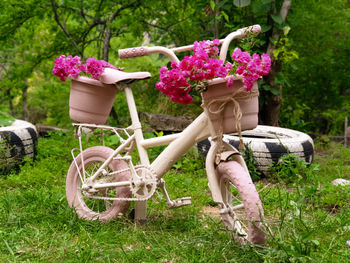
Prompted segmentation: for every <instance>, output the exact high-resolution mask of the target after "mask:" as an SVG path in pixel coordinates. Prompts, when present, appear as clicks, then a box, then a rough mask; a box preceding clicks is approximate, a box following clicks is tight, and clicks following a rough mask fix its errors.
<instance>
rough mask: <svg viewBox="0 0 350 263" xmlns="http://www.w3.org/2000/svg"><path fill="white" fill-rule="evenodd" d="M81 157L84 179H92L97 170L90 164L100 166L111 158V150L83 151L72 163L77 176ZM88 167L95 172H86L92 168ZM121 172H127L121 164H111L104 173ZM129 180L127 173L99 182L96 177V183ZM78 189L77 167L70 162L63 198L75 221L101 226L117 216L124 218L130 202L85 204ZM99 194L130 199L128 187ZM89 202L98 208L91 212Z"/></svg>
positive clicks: (104, 201)
mask: <svg viewBox="0 0 350 263" xmlns="http://www.w3.org/2000/svg"><path fill="white" fill-rule="evenodd" d="M82 154H83V159H84V166H85V171H86V172H87V173H86V175H92V174H93V173H94V172H95V171H97V169H98V167H96V165H94V164H95V163H96V162H98V163H101V164H102V163H103V162H104V161H105V160H106V159H107V158H108V157H109V156H111V155H112V154H113V150H112V149H111V148H109V147H105V146H94V147H91V148H87V149H86V150H84V151H83V152H82V153H80V154H79V155H78V156H77V157H76V162H77V165H78V167H79V169H80V173H81V174H83V172H82V165H81V164H82V158H81V156H82ZM91 165H94V168H96V170H95V171H91V172H90V170H89V168H90V167H92V166H91ZM125 168H128V165H127V163H126V162H125V161H123V160H113V161H112V162H111V163H110V164H109V166H108V169H110V170H111V171H117V170H120V169H125ZM130 177H131V175H130V172H122V173H118V174H115V175H113V177H112V178H110V177H108V178H107V176H105V177H104V178H103V177H102V176H100V180H107V181H108V182H111V181H126V180H129V179H130ZM81 186H82V182H81V179H80V176H79V173H78V170H77V166H76V164H75V162H74V161H73V162H72V164H71V165H70V167H69V170H68V173H67V178H66V197H67V201H68V205H69V206H70V207H72V208H74V209H75V211H76V213H77V215H78V217H79V218H83V219H86V220H99V221H101V222H105V221H109V220H111V219H115V218H117V217H118V215H120V214H125V213H126V211H127V210H128V208H129V206H130V201H121V200H114V201H113V202H112V201H110V202H112V203H111V204H109V202H108V201H106V200H97V199H88V198H87V201H85V200H84V198H86V196H84V194H83V191H82V190H81ZM102 191H104V192H101V196H104V195H106V194H108V193H107V191H111V193H110V194H112V195H113V197H114V196H115V197H123V198H129V197H131V191H130V187H128V186H127V187H120V188H118V191H117V192H116V193H115V190H114V189H105V190H102ZM112 191H114V192H112ZM93 202H96V204H97V205H98V207H96V209H97V211H94V208H95V207H94V205H95V203H93ZM91 206H92V207H91Z"/></svg>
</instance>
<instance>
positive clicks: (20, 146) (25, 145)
mask: <svg viewBox="0 0 350 263" xmlns="http://www.w3.org/2000/svg"><path fill="white" fill-rule="evenodd" d="M37 141H38V132H37V130H36V128H35V126H34V125H33V124H32V123H30V122H27V121H22V120H15V121H14V122H13V123H12V124H11V125H10V126H6V127H0V147H1V148H0V171H8V170H10V169H11V168H14V167H15V166H16V165H18V164H19V163H22V162H23V159H24V157H28V158H30V159H31V160H33V159H34V157H35V154H36V145H37Z"/></svg>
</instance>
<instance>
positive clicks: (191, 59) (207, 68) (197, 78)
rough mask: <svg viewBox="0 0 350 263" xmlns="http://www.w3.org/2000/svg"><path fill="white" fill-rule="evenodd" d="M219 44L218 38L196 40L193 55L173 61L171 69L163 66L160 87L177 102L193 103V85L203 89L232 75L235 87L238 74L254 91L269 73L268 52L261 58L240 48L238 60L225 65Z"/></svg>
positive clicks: (235, 55) (237, 50) (235, 54)
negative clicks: (207, 84) (219, 79)
mask: <svg viewBox="0 0 350 263" xmlns="http://www.w3.org/2000/svg"><path fill="white" fill-rule="evenodd" d="M219 44H220V42H219V40H218V39H215V40H213V41H209V40H205V41H201V42H194V44H193V53H194V54H193V56H186V57H185V58H184V59H183V60H182V61H180V62H179V63H177V62H174V61H172V62H171V68H170V69H168V68H167V67H165V66H162V67H161V69H160V82H158V83H157V84H156V88H157V89H158V90H160V91H161V92H163V93H164V94H165V95H167V96H169V97H170V99H171V100H172V101H174V102H178V103H181V104H189V103H191V102H192V101H193V98H192V96H191V95H190V94H189V93H190V91H191V88H195V89H197V90H199V91H202V90H203V87H205V85H203V84H205V83H206V81H208V80H211V79H214V78H225V77H227V76H229V75H232V76H231V77H229V78H228V80H227V86H228V87H231V86H232V85H233V81H234V76H233V75H236V74H238V75H241V76H242V78H243V82H244V88H245V90H246V91H250V90H251V89H252V87H253V83H254V82H255V81H256V80H258V79H259V78H260V77H261V76H264V75H267V74H268V72H269V70H270V66H271V60H270V57H269V56H268V55H267V54H263V55H262V56H261V58H260V56H259V55H258V54H254V55H253V57H252V58H251V56H250V55H249V53H248V52H242V51H241V50H240V49H239V48H236V49H235V50H234V52H233V54H232V58H233V60H234V63H233V64H231V63H229V62H227V63H226V64H225V63H224V62H223V61H222V60H220V59H218V58H217V56H218V54H219V48H218V45H219Z"/></svg>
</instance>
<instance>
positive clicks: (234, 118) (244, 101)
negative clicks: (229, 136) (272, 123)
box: [202, 78, 259, 134]
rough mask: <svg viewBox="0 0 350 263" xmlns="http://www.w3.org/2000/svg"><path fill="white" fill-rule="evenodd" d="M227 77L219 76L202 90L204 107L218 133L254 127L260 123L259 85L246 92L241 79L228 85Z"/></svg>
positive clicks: (255, 84)
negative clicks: (230, 85)
mask: <svg viewBox="0 0 350 263" xmlns="http://www.w3.org/2000/svg"><path fill="white" fill-rule="evenodd" d="M226 84H227V79H222V78H217V79H214V80H212V81H209V83H208V89H207V90H206V91H205V92H202V100H203V107H204V110H205V112H206V113H207V115H208V116H209V119H210V121H211V125H212V128H213V129H214V131H215V133H216V134H220V133H234V132H239V133H240V132H241V131H242V130H250V129H254V128H255V127H256V126H257V125H258V112H259V100H258V95H259V93H258V85H257V83H254V86H253V89H252V90H251V91H249V92H246V91H245V90H244V88H243V86H244V84H243V82H242V80H241V79H235V80H234V82H233V85H232V87H229V88H228V87H227V85H226Z"/></svg>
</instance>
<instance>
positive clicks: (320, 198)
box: [0, 134, 350, 263]
mask: <svg viewBox="0 0 350 263" xmlns="http://www.w3.org/2000/svg"><path fill="white" fill-rule="evenodd" d="M73 147H77V141H76V140H75V139H74V138H73V136H71V135H69V134H67V135H61V134H56V135H52V136H51V137H47V138H40V139H39V144H38V154H37V160H36V161H35V162H27V163H26V164H25V165H23V166H22V167H21V168H20V169H19V170H18V171H14V172H12V173H10V174H5V175H1V176H0V262H164V263H165V262H169V263H170V262H318V263H320V262H349V261H350V246H349V245H347V244H346V242H347V241H348V240H350V209H349V206H350V205H349V204H350V187H349V186H347V187H344V186H343V187H341V186H332V185H331V184H330V182H331V181H332V180H333V179H336V178H345V179H350V165H349V160H350V149H349V148H344V147H343V146H342V145H340V144H335V143H328V144H326V145H325V144H317V147H316V155H315V161H314V164H313V165H312V166H311V167H309V168H305V167H301V166H300V167H299V166H297V169H294V170H293V173H294V174H295V177H294V178H292V179H291V178H285V177H283V174H285V173H286V172H289V171H287V169H288V168H286V167H284V168H282V172H281V170H280V173H279V174H277V175H276V174H275V175H271V177H268V178H264V179H263V180H259V181H257V182H256V186H257V188H258V189H259V190H261V192H260V195H261V199H262V201H263V204H264V210H265V214H266V224H268V225H269V227H270V229H271V232H269V234H268V242H267V244H266V245H265V246H254V245H245V246H241V245H239V244H237V243H235V242H234V240H233V238H232V237H231V236H230V235H229V234H228V232H227V231H226V230H225V228H224V227H223V225H222V224H221V223H220V219H219V218H218V217H217V215H216V208H215V204H214V203H213V201H212V200H211V196H210V193H209V189H208V187H207V179H206V176H205V169H204V159H203V157H202V156H201V155H200V154H198V153H197V152H196V151H195V149H193V150H192V151H191V152H189V153H188V154H187V155H186V156H185V157H184V158H183V159H182V160H181V161H179V162H178V163H177V164H176V165H175V168H174V169H172V170H171V171H170V172H169V173H168V174H167V175H166V176H165V177H164V178H165V180H166V183H167V189H168V191H169V194H170V195H171V197H172V198H178V197H183V196H192V205H191V206H187V207H182V208H178V209H175V210H167V209H166V205H165V200H164V198H163V199H162V200H161V201H160V202H151V201H149V202H148V224H146V225H137V224H135V223H133V222H132V221H131V220H130V219H128V218H122V219H120V220H119V221H113V222H110V223H106V224H101V223H99V222H87V221H84V220H81V219H78V218H77V216H76V214H75V213H74V211H72V210H71V209H70V208H69V207H68V205H67V202H66V198H65V176H66V172H67V170H68V167H69V165H70V162H71V155H70V148H73ZM294 168H295V167H294ZM283 169H284V170H283ZM272 233H273V234H272Z"/></svg>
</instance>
